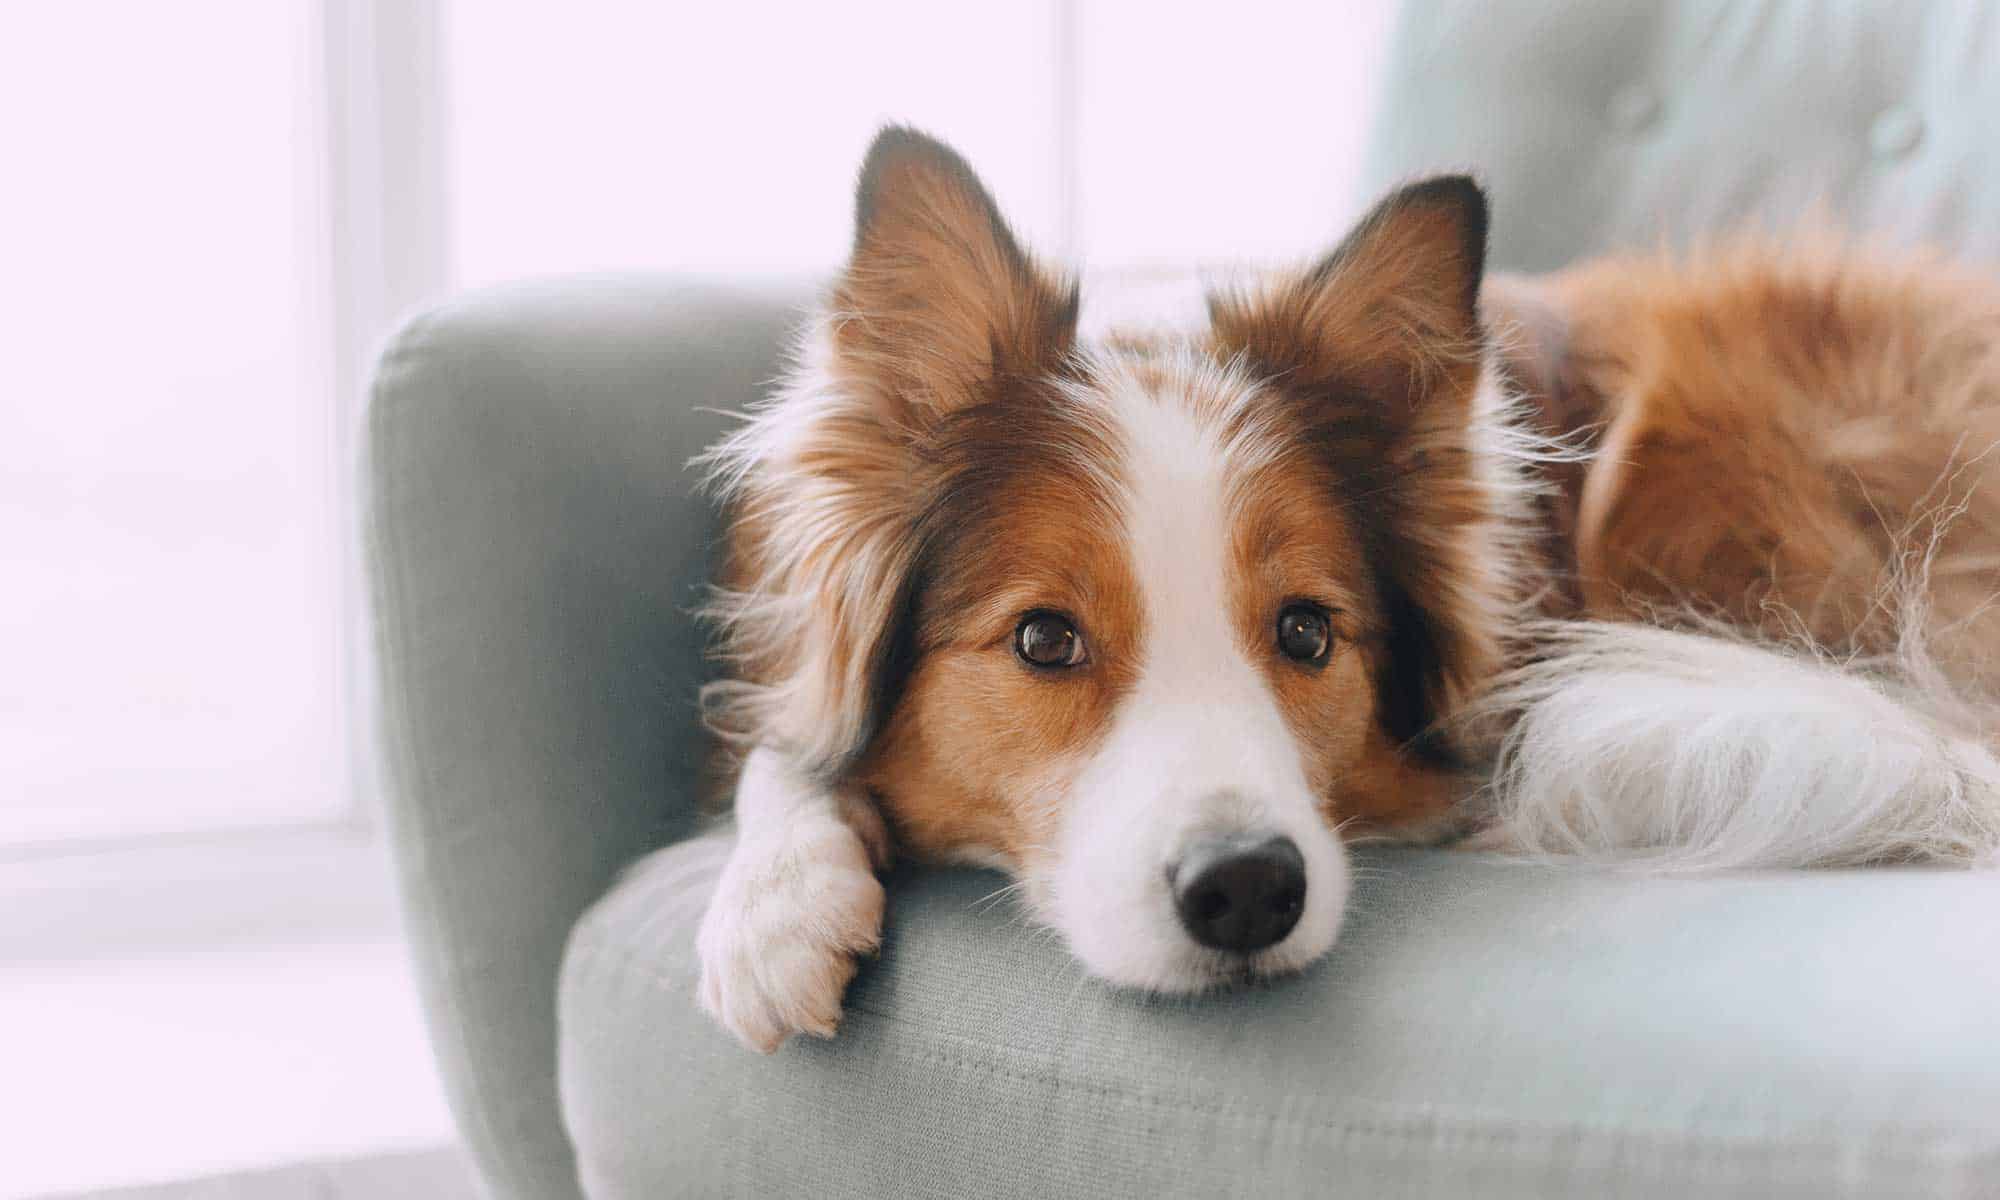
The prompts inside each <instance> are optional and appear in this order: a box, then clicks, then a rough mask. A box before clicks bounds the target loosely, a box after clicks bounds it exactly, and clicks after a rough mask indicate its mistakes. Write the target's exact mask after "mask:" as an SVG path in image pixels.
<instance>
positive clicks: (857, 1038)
mask: <svg viewBox="0 0 2000 1200" xmlns="http://www.w3.org/2000/svg"><path fill="white" fill-rule="evenodd" d="M728 845H729V843H728V839H727V832H726V831H724V833H723V834H722V835H720V836H718V835H708V836H704V837H700V838H696V839H693V840H692V841H689V842H687V843H683V844H682V845H678V846H675V847H673V848H671V849H667V850H663V851H660V852H659V853H657V854H655V855H654V856H652V857H651V858H649V859H648V860H646V861H645V862H644V863H643V864H641V865H640V866H639V867H638V868H636V869H635V870H634V871H633V873H632V874H631V875H630V876H628V877H627V878H626V879H625V880H624V882H622V883H621V884H620V886H619V887H618V888H617V889H616V890H615V891H614V892H613V893H612V894H611V895H610V896H609V897H608V898H607V899H606V900H605V901H604V902H603V903H601V904H600V905H598V906H597V907H596V908H595V909H594V910H593V911H592V912H591V914H590V915H589V916H588V917H586V918H585V919H584V921H583V923H582V924H581V925H580V926H579V927H578V930H577V934H576V937H575V938H574V939H573V941H572V942H571V946H570V954H569V958H568V961H567V963H566V966H565V969H564V973H563V988H562V1004H561V1014H562V1016H561V1021H562V1038H561V1044H562V1086H563V1098H564V1108H565V1111H566V1113H567V1114H568V1117H569V1120H570V1127H571V1131H572V1133H573V1135H574V1136H575V1138H576V1142H577V1145H578V1147H579V1152H580V1156H581V1172H582V1178H583V1181H584V1186H585V1190H586V1192H587V1194H588V1195H590V1196H591V1197H592V1198H593V1200H642V1198H644V1200H652V1198H656V1197H663V1196H678V1195H714V1196H792V1195H818V1196H856V1197H861V1196H871V1197H872V1196H939V1197H949V1196H993V1197H1022V1198H1024V1200H1026V1198H1030V1197H1036V1198H1039V1197H1048V1196H1107V1197H1108V1196H1220V1195H1246V1196H1289V1195H1328V1196H1365V1197H1392V1196H1452V1197H1459V1196H1522V1197H1562V1196H1575V1197H1600V1196H1639V1197H1660V1198H1661V1200H1684V1198H1685V1197H1689V1196H1701V1197H1725V1196H1742V1197H1799V1198H1801V1200H1805V1198H1823V1197H1831V1196H1870V1197H1880V1196H1912V1197H1916V1196H1924V1197H1940V1196H1960V1197H1970V1196H1988V1195H1996V1194H2000V1036H1996V1017H1995V1014H1996V1013H2000V922H1996V921H1994V920H1993V919H1992V915H1993V914H1994V913H1995V912H2000V873H1992V872H1989V873H1984V874H1977V875H1973V874H1965V873H1945V872H1934V871H1918V870H1876V871H1843V872H1835V871H1823V872H1790V873H1786V872H1773V873H1767V874H1757V875H1742V876H1732V877H1725V878H1679V879H1675V878H1665V879H1662V878H1646V877H1641V876H1633V875H1621V874H1618V873H1615V872H1611V871H1605V870H1584V869H1581V868H1577V867H1572V866H1552V867H1536V866H1523V865H1518V864H1513V863H1508V862H1505V861H1502V860H1496V859H1492V858H1487V857H1482V856H1475V855H1471V854H1463V853H1452V852H1447V851H1411V850H1376V851H1373V852H1369V853H1365V854H1364V855H1362V856H1361V858H1360V869H1359V871H1358V874H1359V876H1360V880H1359V883H1358V885H1357V890H1356V893H1355V896H1354V902H1353V907H1352V910H1351V913H1352V915H1351V916H1350V918H1349V921H1350V923H1349V926H1348V928H1347V930H1346V931H1345V932H1344V933H1343V934H1342V936H1341V939H1340V942H1339V944H1338V945H1336V946H1335V947H1334V950H1333V953H1332V955H1331V956H1330V957H1329V958H1328V959H1327V960H1325V961H1323V962H1322V963H1320V964H1318V965H1317V966H1315V967H1314V968H1313V969H1312V970H1310V971H1309V972H1307V973H1306V974H1305V975H1304V976H1302V977H1300V978H1297V979H1293V980H1288V981H1282V982H1279V983H1276V984H1273V985H1271V986H1267V987H1262V988H1259V989H1256V990H1251V991H1243V992H1236V993H1227V994H1223V995H1219V996H1213V997H1209V998H1206V999H1203V1000H1199V1001H1187V1000H1146V999H1141V998H1137V997H1134V996H1131V995H1127V994H1120V993H1117V992H1114V991H1112V990H1110V989H1107V988H1105V987H1102V986H1100V985H1098V984H1096V983H1094V982H1091V981H1089V980H1086V979H1084V978H1082V977H1081V975H1080V974H1079V972H1078V971H1077V969H1076V968H1075V967H1074V966H1073V965H1072V963H1071V961H1070V959H1069V956H1068V954H1067V952H1066V951H1065V950H1064V949H1063V948H1062V947H1061V946H1060V945H1059V944H1057V943H1055V942H1054V941H1053V940H1051V939H1050V938H1049V937H1048V936H1047V935H1046V934H1045V933H1044V932H1042V931H1039V930H1035V929H1030V928H1028V927H1026V926H1025V925H1024V924H1023V923H1022V922H1021V920H1020V919H1019V917H1018V915H1017V913H1016V912H1015V911H1014V910H1013V909H1011V908H1010V907H1009V906H1008V905H1006V904H1005V903H1000V904H992V903H983V902H982V901H983V900H984V899H985V898H986V897H988V896H990V895H991V894H992V893H993V892H994V891H995V890H996V889H997V888H999V887H1001V886H1002V885H1003V884H1004V882H1005V880H1004V879H1003V878H1002V877H1001V876H999V875H995V874H989V873H985V872H973V871H940V870H907V871H902V872H899V873H898V874H897V876H896V877H895V878H894V880H893V882H892V883H891V885H890V889H889V890H890V896H891V910H890V915H889V920H888V927H887V929H888V936H887V944H886V945H885V947H884V949H883V952H882V955H881V957H880V959H879V960H877V961H876V962H874V963H872V964H870V965H869V966H868V967H866V968H864V970H863V971H862V973H861V976H860V978H859V979H858V980H857V981H856V983H855V984H854V986H853V987H852V988H851V989H850V990H849V992H848V1003H847V1017H846V1021H845V1023H844V1025H843V1027H842V1029H841V1032H840V1034H839V1036H838V1037H836V1038H834V1039H833V1040H831V1041H827V1042H818V1041H811V1040H804V1041H801V1040H794V1042H792V1043H790V1044H788V1045H787V1046H786V1047H785V1048H784V1049H782V1050H780V1051H779V1052H778V1053H777V1054H775V1055H773V1056H771V1057H769V1058H761V1057H758V1056H755V1055H751V1054H748V1053H746V1052H745V1051H743V1050H742V1049H741V1048H739V1047H738V1046H737V1045H736V1044H735V1043H734V1042H731V1041H730V1040H728V1038H727V1036H726V1035H725V1034H723V1033H722V1032H721V1031H720V1030H718V1029H716V1028H714V1027H713V1026H712V1025H711V1023H710V1022H709V1021H708V1020H707V1018H706V1017H704V1016H702V1015H701V1014H700V1013H699V1012H698V1011H697V1010H696V1009H695V1007H694V1005H693V1003H692V1001H691V999H690V993H691V992H692V989H693V986H694V971H695V968H694V961H693V951H692V941H693V931H694V927H695V924H696V922H697V921H698V920H699V917H700V913H701V909H702V906H703V904H704V903H705V902H706V900H707V897H708V892H709V891H710V889H711V888H712V886H713V883H714V879H715V875H716V873H717V872H718V871H719V870H720V867H721V861H722V858H723V855H724V854H725V853H726V851H727V849H728Z"/></svg>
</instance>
